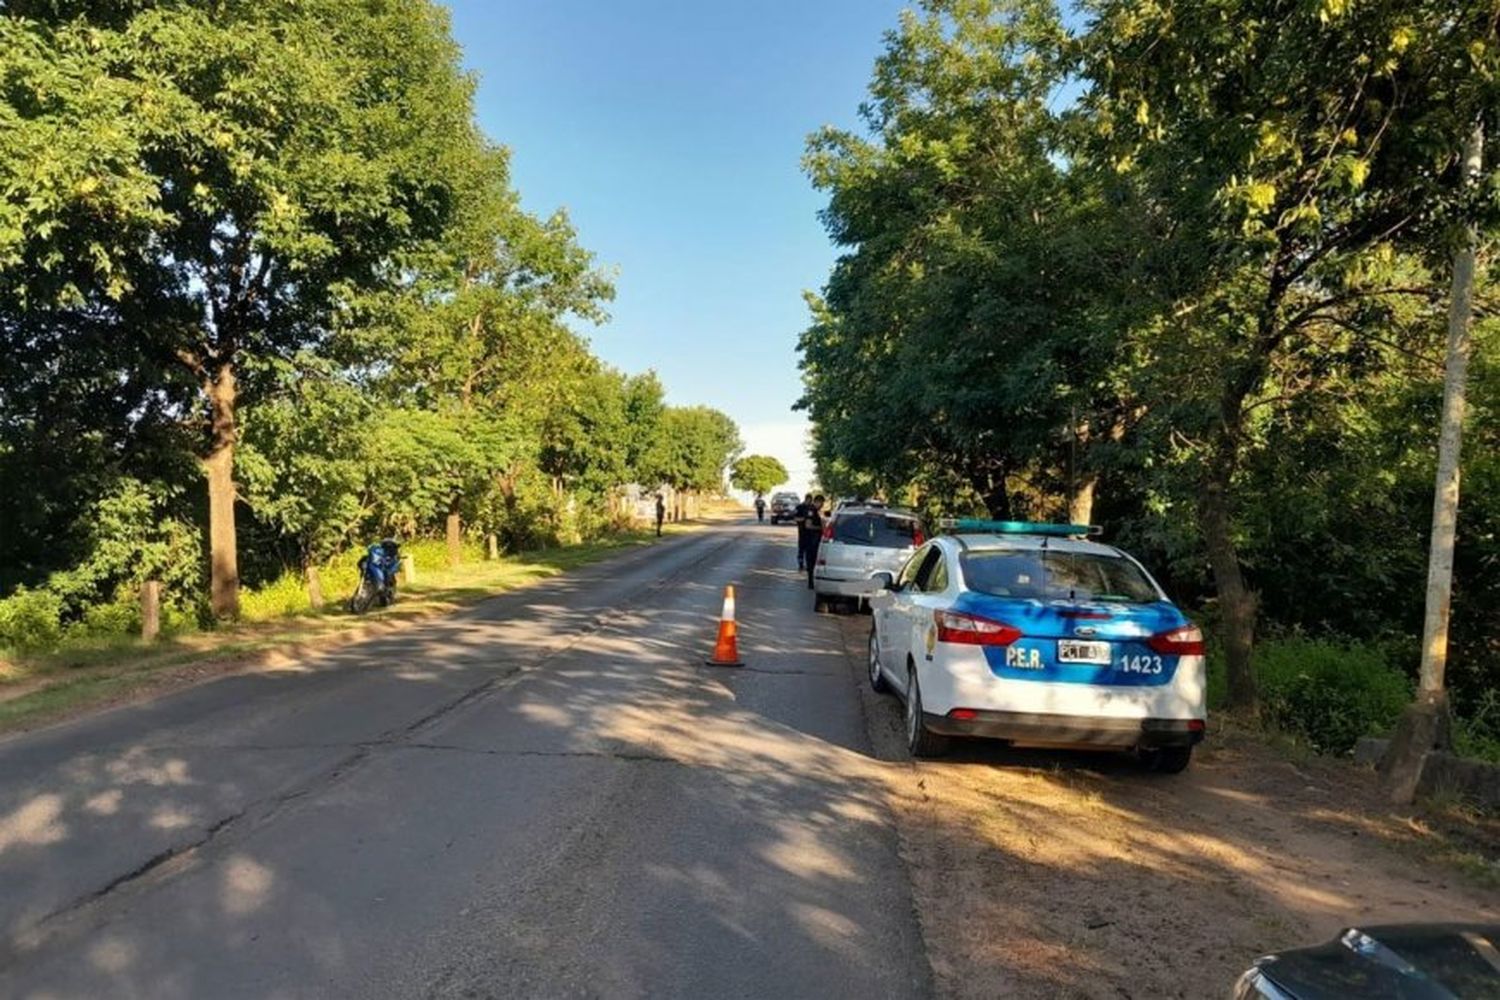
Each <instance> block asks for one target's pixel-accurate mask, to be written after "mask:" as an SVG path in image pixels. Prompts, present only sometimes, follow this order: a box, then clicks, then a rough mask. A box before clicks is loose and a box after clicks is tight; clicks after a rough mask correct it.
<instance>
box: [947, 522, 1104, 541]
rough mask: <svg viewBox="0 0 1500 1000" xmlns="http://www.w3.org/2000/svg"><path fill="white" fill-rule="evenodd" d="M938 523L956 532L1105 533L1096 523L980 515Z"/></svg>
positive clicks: (1084, 535) (1078, 535)
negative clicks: (989, 517) (999, 517)
mask: <svg viewBox="0 0 1500 1000" xmlns="http://www.w3.org/2000/svg"><path fill="white" fill-rule="evenodd" d="M938 524H939V525H940V526H941V527H943V528H945V529H947V530H948V531H951V532H953V533H955V534H973V535H1047V536H1050V537H1053V538H1089V537H1094V536H1097V535H1102V534H1103V533H1104V531H1103V529H1102V528H1100V527H1099V526H1098V525H1096V524H1043V523H1041V522H1040V521H986V520H984V519H983V518H978V517H945V518H943V519H942V520H941V521H939V522H938Z"/></svg>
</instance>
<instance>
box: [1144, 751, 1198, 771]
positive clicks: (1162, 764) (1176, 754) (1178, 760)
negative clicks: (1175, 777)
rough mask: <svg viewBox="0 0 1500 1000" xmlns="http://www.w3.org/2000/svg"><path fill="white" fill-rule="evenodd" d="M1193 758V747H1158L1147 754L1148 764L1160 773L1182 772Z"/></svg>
mask: <svg viewBox="0 0 1500 1000" xmlns="http://www.w3.org/2000/svg"><path fill="white" fill-rule="evenodd" d="M1192 760H1193V748H1192V747H1158V748H1157V749H1155V750H1152V751H1150V752H1148V753H1147V755H1146V765H1147V766H1148V767H1150V768H1151V770H1153V771H1156V772H1157V773H1158V774H1181V773H1182V772H1183V771H1186V770H1187V766H1188V764H1190V763H1191V762H1192Z"/></svg>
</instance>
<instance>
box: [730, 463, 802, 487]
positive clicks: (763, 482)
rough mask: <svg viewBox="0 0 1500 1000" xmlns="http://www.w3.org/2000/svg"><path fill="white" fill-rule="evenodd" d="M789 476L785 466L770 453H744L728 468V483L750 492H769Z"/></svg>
mask: <svg viewBox="0 0 1500 1000" xmlns="http://www.w3.org/2000/svg"><path fill="white" fill-rule="evenodd" d="M789 478H790V474H789V473H788V472H787V471H786V466H784V465H782V464H781V463H780V462H779V461H777V460H776V459H774V458H772V457H771V456H770V455H746V456H745V457H744V458H741V459H739V460H738V461H736V462H735V463H734V465H733V467H732V468H731V469H730V470H729V482H730V484H731V485H732V486H734V488H735V489H737V490H749V491H750V492H751V493H759V494H764V493H769V492H771V491H772V490H774V489H775V488H776V487H778V486H780V485H781V484H782V483H784V482H786V481H787V479H789Z"/></svg>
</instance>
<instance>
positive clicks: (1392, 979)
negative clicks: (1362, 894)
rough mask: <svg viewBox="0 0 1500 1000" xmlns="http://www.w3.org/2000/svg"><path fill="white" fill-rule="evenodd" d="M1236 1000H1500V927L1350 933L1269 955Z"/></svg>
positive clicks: (1243, 980) (1397, 927)
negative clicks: (1482, 999)
mask: <svg viewBox="0 0 1500 1000" xmlns="http://www.w3.org/2000/svg"><path fill="white" fill-rule="evenodd" d="M1234 996H1235V1000H1254V998H1260V997H1268V998H1272V1000H1281V998H1285V1000H1336V998H1337V1000H1366V998H1377V997H1378V998H1382V1000H1383V998H1390V1000H1398V998H1399V1000H1458V998H1462V1000H1469V998H1471V997H1495V998H1500V925H1497V924H1388V925H1383V926H1377V927H1364V928H1359V927H1351V928H1349V929H1348V930H1346V931H1344V932H1342V933H1341V934H1339V935H1338V937H1336V938H1334V939H1333V940H1332V941H1329V942H1328V943H1327V944H1321V945H1318V946H1316V947H1312V948H1297V949H1294V950H1292V951H1284V952H1279V953H1277V954H1274V955H1267V956H1266V957H1264V958H1261V959H1259V960H1257V961H1256V963H1255V967H1254V968H1252V969H1250V970H1249V971H1248V972H1246V973H1245V974H1244V975H1243V976H1241V977H1240V981H1239V983H1238V984H1237V985H1236V986H1235V991H1234Z"/></svg>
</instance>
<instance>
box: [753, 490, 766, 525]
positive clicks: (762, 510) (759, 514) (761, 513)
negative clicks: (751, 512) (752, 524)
mask: <svg viewBox="0 0 1500 1000" xmlns="http://www.w3.org/2000/svg"><path fill="white" fill-rule="evenodd" d="M765 519H766V498H765V497H763V496H761V495H760V494H759V493H757V494H755V520H756V523H758V524H759V523H764V522H765Z"/></svg>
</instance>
